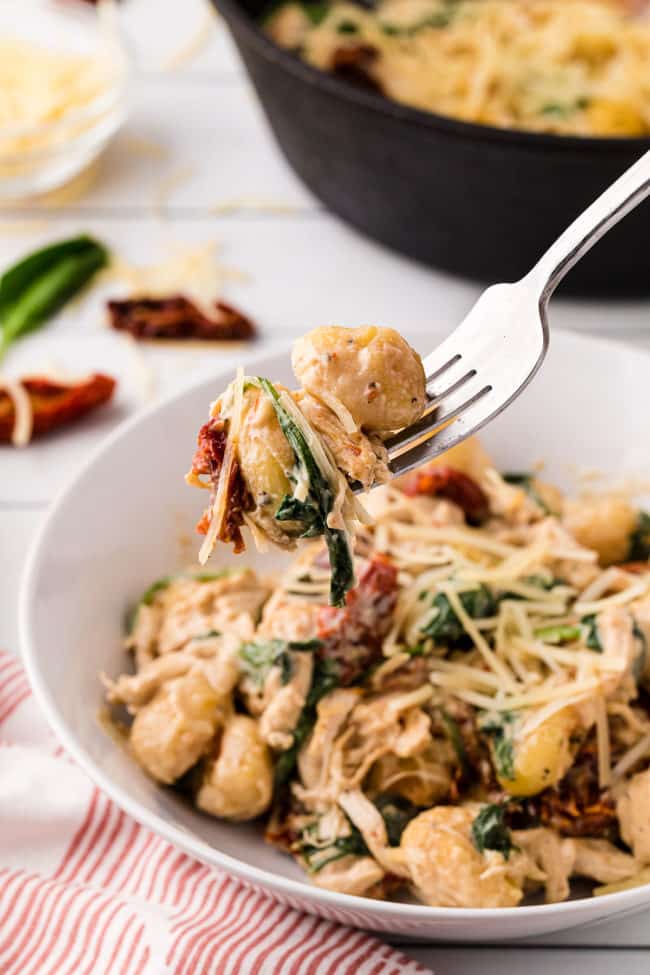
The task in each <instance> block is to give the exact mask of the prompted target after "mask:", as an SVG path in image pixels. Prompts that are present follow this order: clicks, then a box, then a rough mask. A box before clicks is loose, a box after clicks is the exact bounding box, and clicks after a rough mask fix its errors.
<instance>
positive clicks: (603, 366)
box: [20, 332, 650, 942]
mask: <svg viewBox="0 0 650 975" xmlns="http://www.w3.org/2000/svg"><path fill="white" fill-rule="evenodd" d="M247 371H248V372H251V373H254V374H257V375H268V376H269V377H272V378H273V379H276V380H278V381H283V382H286V383H289V384H290V383H291V381H292V380H291V375H290V369H289V355H288V351H287V352H284V353H282V354H281V355H277V354H276V355H273V356H270V357H267V358H265V359H258V360H255V361H254V362H253V363H250V364H249V367H248V370H247ZM649 375H650V357H649V356H647V355H645V354H643V353H641V352H639V351H638V350H636V349H633V348H630V347H626V346H624V345H621V344H617V343H613V342H606V341H602V340H597V339H591V338H583V337H579V336H576V335H571V334H563V333H557V332H555V333H553V335H552V338H551V349H550V352H549V356H548V359H547V361H546V363H545V365H544V367H543V368H542V370H541V372H540V374H539V376H538V377H537V378H536V379H535V381H534V382H533V383H532V384H531V386H530V387H529V388H528V389H527V390H526V392H525V393H524V394H523V395H522V396H521V398H520V399H519V400H517V402H516V404H515V405H514V406H513V407H511V408H510V409H508V410H506V412H505V413H504V414H503V415H502V416H501V417H499V419H498V420H497V421H495V422H494V423H493V424H492V425H490V427H489V428H488V429H487V430H486V431H485V436H484V442H485V443H486V446H487V447H488V449H489V450H490V451H491V452H492V453H493V455H494V457H495V460H496V462H497V464H498V465H499V466H501V467H503V468H508V469H510V470H513V469H519V470H525V469H527V468H530V466H531V465H532V464H533V463H534V462H536V461H538V460H539V459H540V458H544V459H545V460H546V461H547V468H546V473H547V474H548V476H549V477H550V478H551V479H555V480H557V481H558V482H559V483H565V484H566V483H567V481H568V480H569V477H570V472H571V467H572V465H573V466H574V468H575V467H576V466H578V465H579V466H580V467H582V468H586V469H594V468H596V469H599V470H603V471H611V472H613V473H616V474H618V475H621V476H622V475H623V474H625V473H629V474H631V473H636V474H639V475H647V474H648V473H649V471H650V454H649V452H648V447H647V417H648V416H649V415H650V382H649V381H648V376H649ZM229 378H230V375H227V376H226V375H221V376H215V377H214V379H212V380H210V381H209V382H203V383H202V384H201V385H199V386H197V387H195V388H193V389H191V390H189V391H186V392H183V393H181V394H180V395H176V396H174V397H173V398H171V399H168V400H167V401H166V402H164V403H162V404H160V405H158V406H156V407H154V408H153V409H151V410H149V411H148V412H146V413H144V414H142V415H140V416H138V417H136V418H134V419H133V420H131V421H130V422H128V423H126V424H124V425H122V426H121V427H120V428H119V429H118V430H116V431H115V433H113V434H112V435H111V436H110V437H108V438H107V439H106V440H105V441H104V442H103V443H102V444H101V445H100V447H99V449H98V450H97V451H96V452H95V453H94V454H93V455H92V456H91V457H90V458H89V460H88V461H87V463H86V464H85V466H84V467H83V469H82V470H81V471H80V472H79V473H78V474H77V476H76V478H75V479H74V481H73V482H72V483H71V484H70V485H69V487H68V488H67V490H66V491H65V492H64V493H63V494H62V496H61V497H60V498H59V500H58V502H57V503H56V504H55V505H54V507H53V509H52V510H51V511H50V514H49V516H48V518H47V520H46V523H45V525H44V527H43V528H42V530H41V532H40V534H39V537H38V538H37V540H36V542H35V544H34V546H33V548H32V551H31V554H30V557H29V560H28V566H27V570H26V574H25V577H24V579H23V587H22V594H21V601H20V625H21V639H22V649H23V653H24V655H25V660H26V665H27V669H28V673H29V676H30V679H31V682H32V686H33V688H34V691H35V694H36V696H37V699H38V701H39V703H40V705H41V707H42V708H43V710H44V712H45V714H46V716H47V718H48V720H49V722H50V724H51V726H52V728H53V729H54V731H55V732H56V734H57V735H58V736H59V738H60V740H61V742H62V744H63V745H64V746H65V748H66V749H67V750H68V752H69V753H70V754H71V755H72V757H73V758H74V759H75V761H77V762H78V763H79V765H81V766H82V768H84V769H85V771H86V772H87V773H88V775H90V776H91V778H92V779H93V780H94V781H95V782H96V783H97V785H98V786H99V787H100V788H101V789H103V790H104V791H105V792H106V793H107V794H108V795H109V796H110V797H111V798H112V799H113V800H114V801H115V802H116V803H117V804H118V805H119V806H121V807H122V808H123V809H124V810H125V811H126V812H128V813H130V814H131V815H132V816H133V817H134V818H135V819H137V820H139V821H140V822H141V823H143V824H144V825H145V826H147V827H149V828H150V829H152V830H154V831H155V832H157V833H159V834H160V835H161V836H163V837H164V838H165V839H167V840H169V841H170V842H171V843H173V844H175V845H176V846H177V847H180V848H181V849H183V850H185V851H186V852H187V853H189V854H191V855H193V856H195V857H197V858H198V859H199V860H202V861H204V862H205V863H208V864H211V865H213V866H215V867H217V868H220V869H222V870H226V871H227V872H228V873H230V874H231V875H233V876H235V877H238V878H240V879H241V880H242V881H244V882H246V883H248V884H251V885H253V886H255V887H257V888H260V889H263V890H265V891H267V892H268V893H269V894H271V895H272V896H274V897H275V898H277V899H278V900H280V901H282V902H283V903H286V904H289V905H291V906H293V907H296V908H299V909H301V910H304V911H308V912H311V913H314V914H318V915H321V916H323V917H326V918H328V919H331V920H335V921H340V922H343V923H345V924H350V925H355V926H357V927H362V928H367V929H371V930H375V931H381V932H384V933H387V934H394V935H406V936H410V937H416V938H427V939H435V940H441V941H445V940H457V941H480V942H486V941H495V940H500V939H507V938H516V937H525V936H530V935H540V934H544V933H548V932H551V931H556V930H560V929H563V928H571V927H573V926H575V925H578V924H583V923H586V922H595V921H598V920H602V919H604V918H611V917H613V916H614V915H621V914H625V913H632V912H634V911H637V910H640V909H642V908H643V907H647V906H648V904H650V885H646V886H644V887H638V888H636V889H633V890H628V891H624V892H621V893H617V894H610V895H607V896H605V897H600V898H584V899H580V900H573V901H569V902H567V903H562V904H549V905H539V906H527V907H518V908H508V909H502V910H470V909H450V908H433V907H426V906H422V905H416V904H411V903H393V902H390V901H375V900H369V899H366V898H361V897H351V896H348V895H344V894H336V893H331V892H328V891H324V890H320V889H318V888H316V887H313V886H312V885H311V884H310V883H309V882H308V880H307V879H306V877H305V876H304V874H302V872H301V871H300V870H299V869H298V867H297V866H296V865H295V864H294V863H293V862H292V861H291V859H290V858H289V857H286V856H283V855H282V854H281V853H279V852H277V851H276V850H273V849H272V848H270V847H269V846H267V845H265V843H264V841H263V839H262V835H261V830H260V829H259V827H257V826H256V825H254V824H252V825H251V824H248V825H232V824H228V823H225V822H219V821H217V820H215V819H210V818H208V817H206V816H203V815H201V814H200V813H198V812H196V811H194V810H193V809H191V808H190V807H189V806H188V805H187V804H185V803H184V802H183V801H182V800H181V799H180V798H179V797H178V796H177V795H176V794H174V793H173V792H172V791H170V790H167V789H163V788H161V787H159V786H157V785H155V784H154V783H153V782H152V781H151V780H150V779H148V778H147V777H146V775H145V774H144V773H143V772H142V771H141V770H140V768H139V767H138V766H137V765H136V764H135V763H134V762H133V761H132V760H131V759H130V758H129V757H128V755H126V754H125V752H124V751H123V750H122V749H121V748H120V746H119V745H118V744H116V742H115V741H114V740H113V739H112V738H111V737H110V736H109V735H108V734H107V733H106V731H105V730H104V729H103V728H102V726H101V724H100V722H99V720H98V713H99V710H100V708H101V705H102V688H101V685H100V683H99V677H98V675H99V672H100V671H106V672H107V673H109V674H111V675H115V674H117V673H118V671H119V670H120V669H121V665H122V663H123V659H122V651H121V650H120V641H121V637H122V620H123V616H124V613H125V610H126V609H127V607H128V606H129V605H130V604H132V603H133V602H134V601H135V600H136V599H137V597H138V596H139V594H141V593H142V592H143V590H144V589H145V588H146V587H147V586H148V585H149V584H150V583H151V581H152V580H154V579H156V578H158V577H159V576H162V575H165V574H167V573H168V572H169V571H170V569H173V568H174V567H175V566H176V565H183V564H187V562H188V559H189V558H190V557H192V556H195V554H196V551H197V550H198V540H197V536H195V535H194V534H193V531H192V526H193V524H194V522H195V521H196V520H197V518H198V516H199V514H200V510H201V507H202V505H203V502H204V498H203V497H202V496H200V495H199V494H198V492H196V491H190V490H189V489H188V488H187V487H186V486H185V484H184V482H183V474H184V472H185V470H186V469H187V467H188V465H189V461H190V456H191V453H192V449H193V445H194V441H195V437H196V433H197V430H198V427H199V425H200V423H202V422H203V418H204V416H205V415H206V411H207V406H208V403H209V402H210V400H211V399H213V398H214V396H215V394H216V393H217V392H218V391H219V390H220V389H222V388H223V386H224V385H225V383H226V382H227V380H228V379H229ZM269 558H270V557H269V556H265V557H264V558H263V559H262V560H260V558H259V557H255V556H253V555H252V553H251V555H250V558H249V557H248V555H245V556H239V559H245V560H247V561H248V562H249V563H252V564H255V563H257V564H258V566H260V565H261V566H263V567H264V569H265V570H266V571H268V570H269V564H271V566H272V564H273V563H272V562H271V563H269ZM215 561H216V562H217V564H218V562H219V561H221V562H224V561H232V557H230V558H228V557H227V556H223V555H219V554H217V556H216V559H215Z"/></svg>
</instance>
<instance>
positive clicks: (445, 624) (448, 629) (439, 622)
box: [420, 585, 497, 649]
mask: <svg viewBox="0 0 650 975" xmlns="http://www.w3.org/2000/svg"><path fill="white" fill-rule="evenodd" d="M458 598H459V599H460V602H461V605H462V607H463V609H464V610H465V612H466V613H467V615H468V616H471V617H472V619H475V620H476V619H485V618H487V617H488V616H494V614H495V613H496V611H497V603H496V600H495V598H494V596H493V595H492V593H491V592H490V590H489V589H488V588H487V587H486V586H483V585H481V586H479V587H478V588H477V589H470V590H467V591H466V592H462V593H459V594H458ZM432 606H433V608H434V609H436V610H437V613H436V614H435V616H433V617H432V619H430V620H429V622H428V623H427V625H426V626H425V627H424V628H423V629H422V630H421V631H420V632H421V634H422V636H424V637H429V638H430V639H432V640H435V642H436V643H439V644H442V645H443V646H447V647H449V648H458V649H465V648H468V647H471V646H472V640H471V637H470V636H469V635H468V634H467V633H466V632H465V628H464V626H463V624H462V623H461V621H460V620H459V619H458V617H457V616H456V613H455V612H454V610H453V609H452V606H451V603H450V602H449V599H448V598H447V596H446V595H445V594H444V593H438V594H437V595H436V596H435V598H434V600H433V603H432Z"/></svg>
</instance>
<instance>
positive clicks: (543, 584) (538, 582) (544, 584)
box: [499, 574, 563, 602]
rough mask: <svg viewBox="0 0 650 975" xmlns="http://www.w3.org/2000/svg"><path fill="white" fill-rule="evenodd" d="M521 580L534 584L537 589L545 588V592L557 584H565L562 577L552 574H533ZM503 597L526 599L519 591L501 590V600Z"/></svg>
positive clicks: (527, 583)
mask: <svg viewBox="0 0 650 975" xmlns="http://www.w3.org/2000/svg"><path fill="white" fill-rule="evenodd" d="M521 582H522V583H524V584H525V585H527V586H534V587H535V588H537V589H543V590H544V591H545V592H549V591H550V590H551V589H553V588H554V587H555V586H561V585H563V581H562V579H557V578H555V577H554V576H552V575H550V574H549V575H541V574H539V575H532V576H524V577H523V578H522V579H521ZM502 599H525V597H524V596H520V595H519V593H518V592H508V591H505V592H500V593H499V602H500V601H501V600H502Z"/></svg>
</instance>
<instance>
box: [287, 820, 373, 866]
mask: <svg viewBox="0 0 650 975" xmlns="http://www.w3.org/2000/svg"><path fill="white" fill-rule="evenodd" d="M305 835H306V836H307V842H305V843H302V844H301V845H300V847H299V851H300V854H301V856H302V857H303V858H304V860H305V862H306V864H307V872H308V873H312V874H313V873H318V871H319V870H322V869H323V867H326V866H327V864H328V863H333V862H334V861H335V860H341V859H342V858H343V857H347V856H355V857H366V856H369V855H370V851H369V849H368V847H367V846H366V844H365V841H364V839H363V836H362V835H361V833H360V832H359V830H358V829H357V827H356V826H355V825H354V823H350V833H349V835H348V836H339V837H338V838H337V839H335V840H334V841H333V842H332V843H330V845H329V846H318V845H316V844H315V843H310V842H309V831H308V830H306V831H305V833H303V836H305Z"/></svg>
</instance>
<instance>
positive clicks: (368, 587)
mask: <svg viewBox="0 0 650 975" xmlns="http://www.w3.org/2000/svg"><path fill="white" fill-rule="evenodd" d="M301 377H304V374H303V373H301ZM254 389H255V393H256V395H257V394H258V392H259V390H258V389H257V387H255V388H254ZM338 394H339V395H341V392H340V390H339V391H338ZM262 402H263V401H262ZM368 504H369V507H370V508H371V511H372V515H373V518H374V524H373V525H372V526H370V525H364V526H363V527H362V528H360V530H359V531H358V533H357V535H356V539H355V542H354V558H355V568H356V577H357V579H358V581H357V584H356V586H355V588H353V589H352V590H351V591H350V592H348V594H347V596H346V599H345V605H344V606H342V607H339V608H336V607H332V606H329V605H327V599H328V588H329V585H330V570H329V568H328V559H327V553H326V548H325V545H324V544H323V542H322V540H316V541H314V542H312V543H311V544H310V545H309V547H307V548H306V549H304V550H303V551H302V552H301V553H300V554H299V556H298V558H297V559H296V560H295V562H294V564H293V565H292V566H291V567H290V568H289V569H288V571H287V572H286V574H285V575H284V577H283V578H281V579H279V580H278V578H277V577H276V578H274V579H273V581H267V580H265V579H263V578H258V577H257V576H256V575H255V574H254V573H253V572H252V571H250V570H246V569H244V570H241V571H238V572H237V571H234V572H233V571H231V572H224V573H221V574H207V575H206V574H198V575H197V574H185V575H183V574H181V575H179V576H175V577H171V578H169V579H163V580H160V581H159V582H157V583H155V584H154V585H153V586H152V587H151V588H150V589H149V590H148V592H147V593H145V595H144V596H143V597H142V599H141V601H140V604H139V606H138V608H137V610H136V613H135V617H134V620H133V623H132V625H131V628H130V632H129V635H128V637H127V646H128V648H129V649H130V650H131V651H132V653H133V655H134V661H135V673H133V674H124V675H122V676H120V677H119V678H118V679H117V680H115V681H107V682H106V683H107V695H108V699H109V701H110V702H111V703H112V704H114V705H123V706H126V708H127V709H128V711H129V712H130V714H131V716H132V719H133V721H132V724H131V726H130V730H129V732H128V747H129V749H130V750H131V752H132V754H133V757H134V759H135V760H136V761H137V762H139V764H140V765H141V766H142V767H143V768H144V769H145V770H146V771H147V773H148V774H149V775H151V776H152V777H153V778H154V779H156V780H157V781H158V782H161V783H164V784H166V785H172V786H175V787H178V788H179V789H182V790H183V792H184V794H185V795H189V796H190V797H191V799H192V801H193V802H194V803H195V804H196V806H197V807H198V809H200V810H202V811H203V812H205V813H207V814H210V815H214V816H217V817H219V818H223V819H227V820H231V821H239V820H248V819H253V818H256V817H259V816H264V817H265V820H266V838H267V840H268V841H269V842H271V843H273V844H274V845H276V846H277V847H278V848H280V849H281V850H284V851H286V852H287V853H288V854H289V855H291V856H293V857H294V858H295V859H296V860H297V862H298V863H299V864H300V865H301V866H302V867H303V869H304V870H305V871H306V873H307V874H308V875H309V877H310V878H311V880H312V881H313V882H314V883H315V884H317V885H319V886H321V887H324V888H327V889H330V890H335V891H340V892H345V893H350V894H358V895H364V896H371V897H380V898H385V897H391V896H394V895H396V894H398V893H400V892H403V891H404V890H411V891H412V892H413V893H414V894H415V895H416V896H417V897H418V898H419V899H420V900H421V901H422V902H423V903H425V904H430V905H439V906H450V907H511V906H515V905H517V904H519V903H521V902H522V901H524V899H526V898H528V897H529V896H534V897H538V896H539V895H540V893H541V894H542V895H543V896H544V897H545V899H546V900H547V901H561V900H563V899H565V898H566V897H568V896H569V893H570V883H571V881H572V880H573V879H574V878H586V879H587V880H588V881H591V883H592V885H596V886H595V890H596V892H597V893H598V892H602V891H603V890H610V889H618V888H619V887H620V886H626V885H627V886H631V885H634V884H637V883H641V882H644V879H645V881H647V880H648V879H650V873H649V869H650V658H649V656H648V639H650V564H649V562H648V556H649V555H650V516H648V515H647V514H644V513H642V512H639V511H638V510H637V509H635V508H634V507H633V506H632V505H631V504H630V502H629V501H627V500H626V499H624V498H623V497H617V496H612V497H591V498H588V497H584V498H579V499H569V498H565V497H563V496H562V494H561V493H560V492H559V491H558V490H557V489H555V488H554V487H552V486H551V485H548V484H545V483H544V482H543V481H541V480H539V479H538V478H537V477H536V476H534V475H528V474H526V475H524V474H514V475H507V474H506V475H501V474H499V473H498V472H497V471H496V470H495V469H494V467H493V465H492V462H491V460H490V458H489V457H488V456H487V455H486V453H485V452H484V450H483V449H482V448H481V447H480V446H479V444H478V443H476V442H475V441H473V440H472V441H467V442H465V443H464V444H462V445H460V447H457V448H455V449H454V450H452V451H450V452H449V453H448V454H447V455H445V456H444V457H443V458H441V459H440V460H439V461H438V462H435V463H433V464H431V465H430V466H428V467H426V468H424V469H421V470H419V471H416V472H415V473H413V474H411V475H408V476H407V477H406V478H405V479H403V480H402V481H401V482H400V483H395V482H393V483H391V484H387V485H384V486H382V487H379V488H377V489H375V490H374V491H372V492H371V494H370V495H369V498H368Z"/></svg>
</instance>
